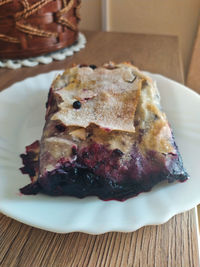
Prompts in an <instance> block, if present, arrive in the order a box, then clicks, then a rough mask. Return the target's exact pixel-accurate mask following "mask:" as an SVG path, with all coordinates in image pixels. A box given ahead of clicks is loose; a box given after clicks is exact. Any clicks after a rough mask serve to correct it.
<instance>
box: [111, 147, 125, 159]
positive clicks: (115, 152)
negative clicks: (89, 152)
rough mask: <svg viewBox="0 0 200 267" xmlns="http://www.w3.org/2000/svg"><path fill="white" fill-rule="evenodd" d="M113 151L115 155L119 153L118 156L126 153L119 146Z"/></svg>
mask: <svg viewBox="0 0 200 267" xmlns="http://www.w3.org/2000/svg"><path fill="white" fill-rule="evenodd" d="M113 153H114V154H115V155H117V156H120V157H122V156H123V155H124V153H123V152H122V151H121V150H120V149H118V148H116V149H114V150H113Z"/></svg>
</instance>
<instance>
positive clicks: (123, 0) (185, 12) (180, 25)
mask: <svg viewBox="0 0 200 267" xmlns="http://www.w3.org/2000/svg"><path fill="white" fill-rule="evenodd" d="M103 2H104V5H105V3H106V5H107V30H109V31H116V32H133V33H150V34H169V35H177V36H178V37H179V41H180V48H181V54H182V58H183V64H184V70H185V74H186V73H187V70H188V65H189V62H190V58H191V53H192V48H193V44H194V40H195V36H196V32H197V27H198V23H199V15H200V0H82V9H81V14H82V21H81V24H80V28H81V29H85V30H102V24H103V21H102V20H103V19H102V3H103Z"/></svg>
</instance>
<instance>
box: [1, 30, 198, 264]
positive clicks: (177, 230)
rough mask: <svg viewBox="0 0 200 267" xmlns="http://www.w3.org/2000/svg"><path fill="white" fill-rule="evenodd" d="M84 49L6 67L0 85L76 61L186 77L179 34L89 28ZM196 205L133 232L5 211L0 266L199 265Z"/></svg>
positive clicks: (7, 84) (177, 77)
mask: <svg viewBox="0 0 200 267" xmlns="http://www.w3.org/2000/svg"><path fill="white" fill-rule="evenodd" d="M86 35H87V39H88V43H87V46H86V48H85V49H84V50H82V51H80V52H79V53H77V54H76V55H74V56H73V57H70V58H68V59H66V60H65V61H62V62H54V63H52V64H50V65H46V66H42V65H41V66H38V67H35V68H30V69H29V68H22V69H19V70H15V71H13V70H5V69H1V70H0V81H1V83H0V89H1V90H3V89H5V88H6V87H8V86H9V85H11V84H12V83H14V82H16V81H19V80H22V79H24V78H26V77H30V76H34V75H36V74H38V73H41V72H48V71H50V70H53V69H63V68H65V67H66V66H69V65H71V64H72V63H89V64H97V65H100V64H102V63H104V62H106V61H108V60H113V61H115V62H120V61H131V62H133V63H134V64H135V65H137V66H138V67H140V68H141V69H145V70H148V71H151V72H156V73H161V74H163V75H165V76H167V77H169V78H172V79H174V80H177V81H179V82H183V70H182V64H181V61H180V54H179V47H178V39H177V38H176V37H172V36H160V35H159V36H158V35H143V34H121V33H101V32H87V33H86ZM197 241H198V240H197V221H196V215H195V209H192V210H190V211H188V212H185V213H182V214H179V215H176V216H174V217H173V218H172V219H170V220H169V221H168V222H167V223H165V224H163V225H159V226H146V227H143V228H141V229H139V230H138V231H135V232H133V233H107V234H103V235H98V236H95V235H87V234H83V233H71V234H56V233H50V232H47V231H43V230H40V229H36V228H33V227H30V226H27V225H24V224H22V223H19V222H17V221H15V220H13V219H10V218H8V217H6V216H4V215H2V214H0V266H3V267H133V266H134V267H140V266H141V267H179V266H180V267H198V266H199V254H198V242H197Z"/></svg>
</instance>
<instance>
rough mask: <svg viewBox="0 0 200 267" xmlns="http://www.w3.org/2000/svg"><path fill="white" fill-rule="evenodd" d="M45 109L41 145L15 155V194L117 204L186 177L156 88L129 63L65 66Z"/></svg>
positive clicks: (38, 143) (55, 81)
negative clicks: (21, 180) (21, 183)
mask: <svg viewBox="0 0 200 267" xmlns="http://www.w3.org/2000/svg"><path fill="white" fill-rule="evenodd" d="M46 107H47V109H46V124H45V127H44V130H43V135H42V138H41V141H40V142H38V141H36V142H34V143H33V144H32V145H30V146H28V147H26V154H22V155H21V157H22V160H23V164H24V167H23V168H21V170H22V172H23V173H28V174H29V176H30V177H31V180H32V182H31V184H29V185H27V186H25V187H24V188H22V189H20V190H21V192H22V193H23V194H36V193H38V192H42V193H45V194H49V195H55V196H58V195H68V196H75V197H78V198H83V197H86V196H91V195H92V196H98V197H99V198H100V199H104V200H110V199H116V200H125V199H127V198H130V197H133V196H136V195H137V194H139V193H141V192H146V191H149V190H151V188H152V187H153V186H154V185H156V184H158V183H159V182H161V181H163V180H167V181H168V182H173V181H175V180H178V181H180V182H183V181H185V180H187V179H188V174H187V172H186V171H185V170H184V168H183V163H182V159H181V156H180V154H179V151H178V148H177V146H176V144H175V141H174V136H173V133H172V130H171V128H170V126H169V123H168V121H167V118H166V115H165V113H163V111H162V109H161V106H160V97H159V93H158V90H157V87H156V85H155V83H154V82H153V81H152V80H151V79H150V78H149V77H146V76H145V75H144V74H142V73H141V72H140V71H139V70H138V69H137V68H136V67H134V66H133V65H131V64H129V63H122V64H114V63H109V64H106V65H104V66H103V67H98V68H97V67H96V66H94V65H90V66H87V65H77V66H75V67H72V68H69V69H67V70H66V71H65V72H64V73H63V74H62V75H59V76H58V77H57V78H56V79H55V80H54V82H53V84H52V86H51V89H50V91H49V96H48V101H47V106H46Z"/></svg>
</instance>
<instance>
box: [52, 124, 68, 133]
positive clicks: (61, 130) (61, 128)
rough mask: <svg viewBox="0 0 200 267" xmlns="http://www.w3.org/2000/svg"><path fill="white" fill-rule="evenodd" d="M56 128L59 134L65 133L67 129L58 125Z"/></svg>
mask: <svg viewBox="0 0 200 267" xmlns="http://www.w3.org/2000/svg"><path fill="white" fill-rule="evenodd" d="M55 128H56V129H57V130H58V131H59V132H64V131H65V129H66V127H65V125H63V124H58V125H56V126H55Z"/></svg>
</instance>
